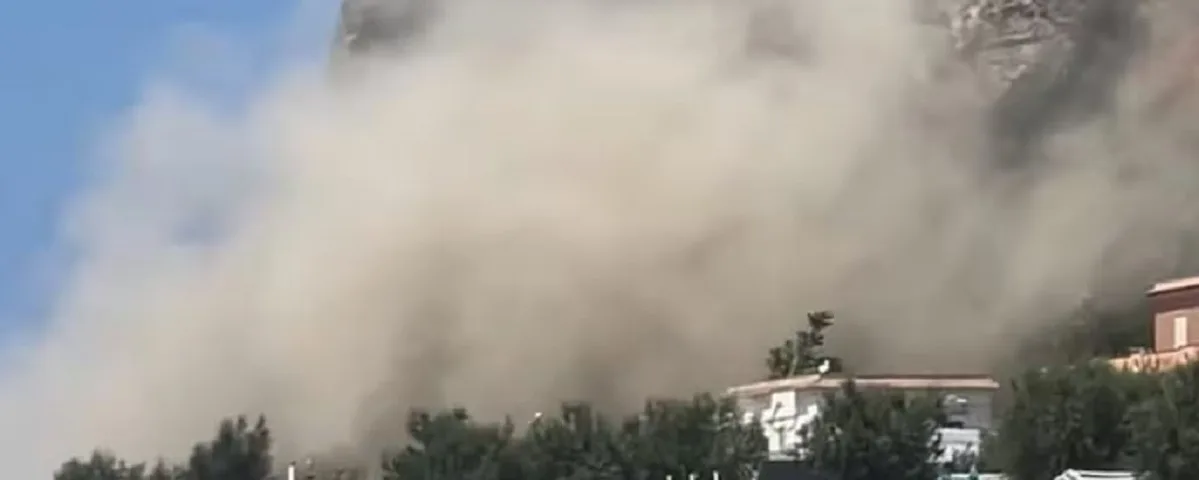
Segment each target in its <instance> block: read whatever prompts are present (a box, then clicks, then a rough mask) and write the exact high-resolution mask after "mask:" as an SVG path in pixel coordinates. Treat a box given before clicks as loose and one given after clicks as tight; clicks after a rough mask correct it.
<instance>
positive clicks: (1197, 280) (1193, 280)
mask: <svg viewBox="0 0 1199 480" xmlns="http://www.w3.org/2000/svg"><path fill="white" fill-rule="evenodd" d="M1196 287H1199V276H1195V277H1184V278H1175V279H1172V280H1166V281H1162V282H1157V283H1155V284H1153V288H1151V289H1149V295H1157V294H1159V293H1166V292H1176V291H1178V290H1187V289H1191V288H1196Z"/></svg>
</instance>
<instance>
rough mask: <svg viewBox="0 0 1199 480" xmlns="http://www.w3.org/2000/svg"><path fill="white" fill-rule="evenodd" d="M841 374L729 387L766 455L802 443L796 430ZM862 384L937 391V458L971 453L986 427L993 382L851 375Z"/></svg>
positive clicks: (785, 454) (786, 452)
mask: <svg viewBox="0 0 1199 480" xmlns="http://www.w3.org/2000/svg"><path fill="white" fill-rule="evenodd" d="M846 381H847V378H845V377H837V376H825V375H804V376H797V377H792V378H786V379H781V380H771V381H765V382H758V383H752V384H748V385H741V386H737V387H733V388H730V389H729V390H728V391H727V392H726V393H727V394H728V395H729V396H731V397H733V398H736V399H737V402H738V405H739V406H740V407H741V409H742V411H744V412H745V421H747V422H751V421H756V422H760V423H761V425H762V431H763V433H764V434H765V435H766V439H767V442H768V445H769V451H770V457H771V458H772V459H785V458H790V457H792V456H794V455H795V453H796V452H797V451H799V450H800V449H802V440H803V439H802V437H801V431H802V429H803V427H804V426H805V425H807V424H808V423H809V422H811V421H812V420H814V419H815V418H816V417H817V415H819V414H820V408H821V406H822V404H823V401H824V394H825V393H827V392H830V391H835V390H837V389H839V388H841V387H842V386H843V385H844V383H845V382H846ZM854 382H855V383H856V384H857V385H858V386H859V387H860V388H863V389H875V388H878V389H888V390H892V391H896V390H898V391H905V392H911V393H912V394H927V393H935V394H938V395H941V396H942V398H943V400H944V402H945V406H946V412H945V413H946V414H947V417H948V418H947V420H948V421H947V422H946V424H945V425H944V426H943V427H942V428H941V429H940V432H939V433H940V434H941V445H942V446H943V448H944V452H943V453H942V460H943V461H949V460H951V459H952V458H953V457H954V456H955V455H957V454H961V453H977V452H978V447H979V444H980V443H981V440H982V435H983V433H984V432H986V431H988V430H990V429H991V428H992V422H993V412H992V400H993V398H994V395H995V392H996V391H998V389H999V384H998V383H997V382H996V381H995V380H994V379H992V378H990V377H986V376H974V375H936V376H914V375H886V376H877V375H872V376H862V377H855V378H854Z"/></svg>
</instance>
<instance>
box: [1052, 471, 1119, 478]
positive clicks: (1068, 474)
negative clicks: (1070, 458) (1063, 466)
mask: <svg viewBox="0 0 1199 480" xmlns="http://www.w3.org/2000/svg"><path fill="white" fill-rule="evenodd" d="M1053 480H1137V475H1136V474H1134V473H1132V472H1121V471H1109V470H1066V471H1064V472H1062V473H1061V474H1060V475H1058V476H1057V477H1054V479H1053Z"/></svg>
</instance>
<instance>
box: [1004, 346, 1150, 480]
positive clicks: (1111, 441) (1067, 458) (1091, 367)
mask: <svg viewBox="0 0 1199 480" xmlns="http://www.w3.org/2000/svg"><path fill="white" fill-rule="evenodd" d="M1152 383H1153V379H1152V377H1151V376H1146V375H1133V374H1128V373H1123V372H1118V371H1115V370H1114V369H1112V368H1111V367H1110V366H1109V365H1108V364H1107V363H1106V362H1102V361H1095V362H1088V363H1083V364H1076V365H1066V366H1057V367H1045V368H1037V369H1031V370H1029V371H1027V372H1025V373H1024V374H1023V375H1021V376H1020V377H1019V378H1017V379H1016V380H1014V381H1013V382H1012V387H1011V393H1012V398H1011V405H1010V406H1009V408H1007V410H1006V411H1005V412H1004V414H1003V416H1002V417H1001V419H1000V422H999V425H1000V427H999V432H1000V434H999V437H998V439H997V441H996V442H995V448H996V449H997V452H996V456H997V461H998V462H999V463H1000V465H1001V468H1002V469H1003V471H1004V472H1005V473H1007V474H1008V475H1009V476H1011V478H1013V479H1014V480H1041V479H1050V478H1053V477H1054V476H1055V475H1057V474H1058V473H1060V472H1062V471H1063V470H1066V469H1069V468H1074V469H1092V470H1104V469H1123V468H1127V467H1128V466H1129V459H1128V457H1127V455H1126V453H1127V448H1128V447H1129V441H1130V435H1131V433H1132V432H1131V426H1130V424H1129V422H1128V421H1127V416H1128V412H1129V409H1130V408H1131V407H1132V406H1134V405H1136V404H1138V403H1139V402H1141V401H1142V400H1143V399H1145V397H1146V396H1147V395H1148V394H1149V393H1150V389H1151V386H1152Z"/></svg>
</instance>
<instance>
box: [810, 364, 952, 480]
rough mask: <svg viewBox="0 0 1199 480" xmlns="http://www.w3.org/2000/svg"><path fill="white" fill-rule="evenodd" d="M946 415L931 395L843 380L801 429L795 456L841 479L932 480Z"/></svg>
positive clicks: (938, 470)
mask: <svg viewBox="0 0 1199 480" xmlns="http://www.w3.org/2000/svg"><path fill="white" fill-rule="evenodd" d="M944 416H945V415H944V410H943V409H942V405H941V400H940V398H939V397H937V396H935V395H919V396H911V395H908V394H905V393H904V392H899V391H888V390H861V389H859V388H858V387H857V384H855V383H854V382H853V381H852V380H850V381H846V382H845V384H844V386H843V387H842V388H841V389H840V391H837V392H832V393H829V394H827V395H825V398H824V407H823V408H822V409H821V410H820V414H819V415H817V417H816V419H814V420H813V421H812V422H811V423H809V424H808V425H806V426H804V427H803V428H802V429H801V431H800V434H801V435H802V436H803V439H804V441H803V447H802V449H801V451H800V452H798V457H799V458H800V459H801V460H800V461H801V462H803V463H805V464H807V465H808V466H810V467H811V468H813V469H816V470H818V471H822V472H827V473H830V474H833V475H834V476H836V478H840V479H843V480H935V479H936V478H937V476H938V474H939V472H940V466H939V465H937V460H938V457H939V456H940V454H941V445H940V443H941V442H940V437H939V436H938V435H937V428H938V427H939V426H940V425H941V424H942V423H944V420H945V418H944Z"/></svg>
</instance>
